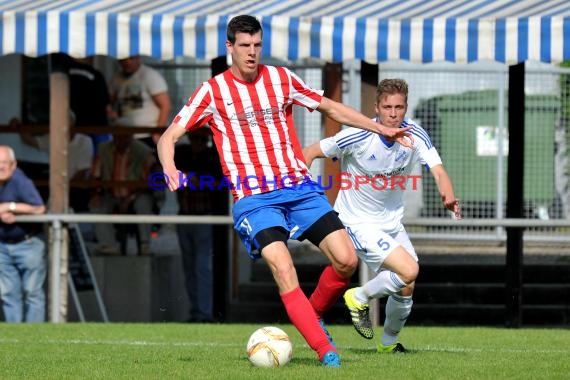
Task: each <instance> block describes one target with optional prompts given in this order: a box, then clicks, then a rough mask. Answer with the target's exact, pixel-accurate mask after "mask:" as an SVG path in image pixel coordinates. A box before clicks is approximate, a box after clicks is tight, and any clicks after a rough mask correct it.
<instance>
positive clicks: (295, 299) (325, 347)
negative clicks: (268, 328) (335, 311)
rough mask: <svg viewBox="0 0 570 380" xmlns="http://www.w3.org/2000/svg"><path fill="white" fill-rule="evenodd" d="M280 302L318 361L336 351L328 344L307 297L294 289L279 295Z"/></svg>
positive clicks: (299, 290) (297, 289)
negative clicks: (316, 354) (317, 357)
mask: <svg viewBox="0 0 570 380" xmlns="http://www.w3.org/2000/svg"><path fill="white" fill-rule="evenodd" d="M281 300H282V301H283V304H284V305H285V310H287V314H288V315H289V319H290V320H291V322H292V323H293V325H294V326H295V327H296V328H297V330H299V332H300V333H301V335H303V337H304V338H305V340H306V341H307V343H308V344H309V347H311V348H312V349H313V350H315V351H316V352H317V353H318V354H319V360H320V359H322V358H323V356H324V355H325V354H326V353H327V352H329V351H335V352H336V349H335V348H334V347H333V346H332V345H331V344H330V343H329V340H328V339H327V336H326V335H325V333H324V331H323V329H321V325H319V321H318V319H317V316H316V314H315V312H314V311H313V308H312V307H311V304H310V303H309V300H308V299H307V296H305V293H303V291H302V290H301V288H296V289H295V290H292V291H290V292H288V293H284V294H281Z"/></svg>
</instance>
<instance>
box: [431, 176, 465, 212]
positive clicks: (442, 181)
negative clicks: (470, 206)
mask: <svg viewBox="0 0 570 380" xmlns="http://www.w3.org/2000/svg"><path fill="white" fill-rule="evenodd" d="M430 172H431V174H432V176H433V178H434V180H435V183H436V184H437V188H438V190H439V195H440V196H441V201H442V203H443V207H445V208H446V209H447V210H449V211H451V212H453V215H454V217H455V219H461V218H462V217H463V216H462V215H461V207H460V206H459V199H457V198H455V193H454V192H453V184H452V183H451V178H449V175H448V174H447V171H446V170H445V168H444V167H443V165H437V166H434V167H433V168H431V170H430Z"/></svg>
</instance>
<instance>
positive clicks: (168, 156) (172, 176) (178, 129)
mask: <svg viewBox="0 0 570 380" xmlns="http://www.w3.org/2000/svg"><path fill="white" fill-rule="evenodd" d="M185 133H186V129H185V128H184V127H183V126H181V125H179V124H176V123H172V124H170V127H168V128H167V129H166V131H164V133H163V134H162V136H160V139H159V140H158V143H157V144H156V148H157V151H158V159H159V160H160V164H161V165H162V171H163V172H164V174H166V175H167V176H168V180H169V181H168V188H169V190H170V191H176V190H177V189H178V186H179V183H178V182H179V174H178V173H179V171H178V169H176V165H175V164H174V145H175V144H176V142H177V141H178V139H180V137H182V136H183V135H184V134H185Z"/></svg>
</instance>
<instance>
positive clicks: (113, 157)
mask: <svg viewBox="0 0 570 380" xmlns="http://www.w3.org/2000/svg"><path fill="white" fill-rule="evenodd" d="M153 170H156V160H155V158H154V154H153V150H152V149H151V148H150V147H149V146H148V145H146V144H145V143H143V142H141V141H138V140H135V139H134V138H133V136H132V135H131V134H115V135H114V137H113V140H111V141H106V142H103V143H101V144H100V145H99V151H98V153H97V155H96V157H95V160H94V163H93V168H92V178H93V179H100V180H102V181H116V182H117V183H116V184H113V186H112V187H103V188H100V189H98V190H97V191H95V193H94V194H93V196H92V198H91V200H90V203H89V210H90V211H91V212H92V213H95V214H110V213H118V214H127V213H133V212H134V213H135V214H153V213H154V212H153V210H154V198H153V192H152V191H151V190H150V189H149V188H148V185H146V186H145V184H146V183H147V179H148V176H149V175H150V173H151V172H152V171H153ZM121 181H131V182H130V183H123V184H121ZM133 181H140V183H139V184H138V185H139V186H136V183H134V182H133ZM137 228H138V233H139V237H140V242H141V245H140V248H139V249H140V251H139V252H140V254H141V255H148V254H150V245H149V241H150V232H151V226H150V224H147V223H141V224H139V225H138V226H137ZM94 232H95V238H96V239H97V241H98V243H99V248H98V250H97V251H98V253H101V254H111V255H113V254H119V253H120V251H119V249H118V247H117V242H116V238H115V233H116V231H115V227H114V225H112V224H109V223H96V224H95V227H94Z"/></svg>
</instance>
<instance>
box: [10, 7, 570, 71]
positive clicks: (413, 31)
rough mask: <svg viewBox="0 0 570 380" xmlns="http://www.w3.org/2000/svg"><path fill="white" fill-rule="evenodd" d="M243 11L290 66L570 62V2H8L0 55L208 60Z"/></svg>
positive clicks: (268, 49) (267, 48) (269, 49)
mask: <svg viewBox="0 0 570 380" xmlns="http://www.w3.org/2000/svg"><path fill="white" fill-rule="evenodd" d="M242 13H247V14H252V15H256V16H258V17H259V18H260V19H261V20H262V23H263V26H264V33H265V35H264V47H263V54H264V56H271V57H274V58H278V59H284V60H298V59H302V58H315V59H322V60H325V61H328V62H341V61H344V60H348V59H361V60H365V61H367V62H370V63H376V62H382V61H389V60H407V61H411V62H423V63H426V62H437V61H449V62H457V63H465V62H473V61H480V60H491V61H499V62H505V63H508V64H512V63H518V62H522V61H526V60H533V61H541V62H554V63H556V62H560V61H563V60H569V59H570V1H568V0H407V1H406V0H360V1H354V0H336V1H331V0H326V1H323V0H255V1H254V0H202V1H192V0H0V55H7V54H13V53H18V54H24V55H27V56H32V57H36V56H41V55H44V54H48V53H54V52H62V53H67V54H70V55H72V56H76V57H84V56H90V55H109V56H113V57H116V58H123V57H126V56H129V55H137V54H140V55H146V56H151V57H153V58H156V59H160V60H169V59H172V58H174V57H179V56H186V57H194V58H197V59H206V60H207V59H212V58H215V57H219V56H223V55H225V54H226V48H225V39H226V36H225V28H226V24H227V22H228V20H229V19H230V18H231V17H232V16H234V15H237V14H242Z"/></svg>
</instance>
